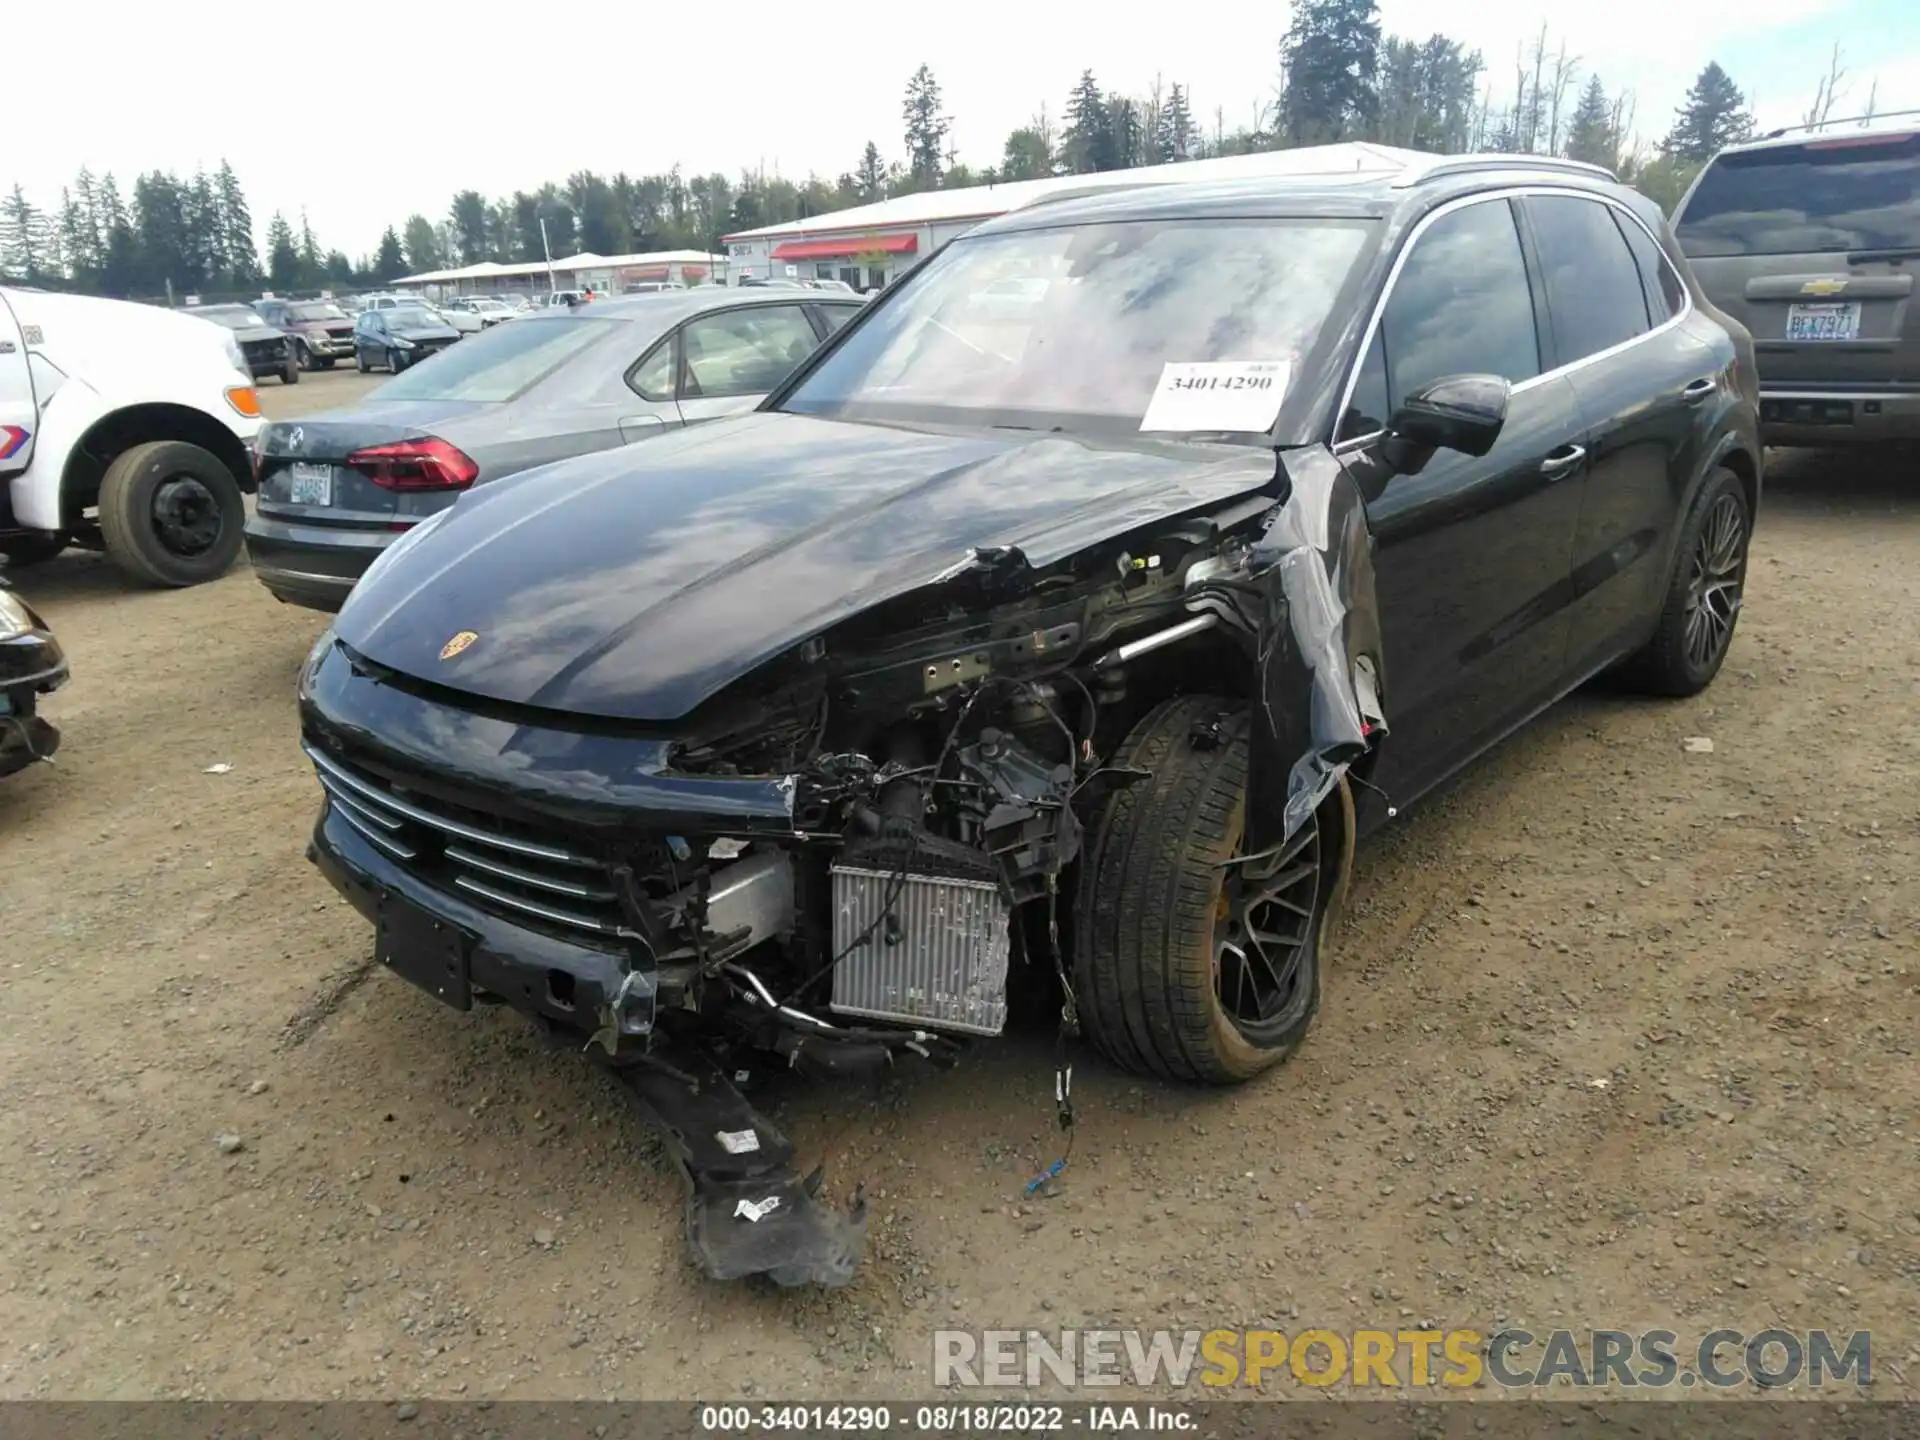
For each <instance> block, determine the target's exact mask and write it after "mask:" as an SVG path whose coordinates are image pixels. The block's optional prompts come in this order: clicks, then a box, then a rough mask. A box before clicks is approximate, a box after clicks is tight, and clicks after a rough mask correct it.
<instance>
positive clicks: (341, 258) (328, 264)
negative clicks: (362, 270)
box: [321, 250, 353, 285]
mask: <svg viewBox="0 0 1920 1440" xmlns="http://www.w3.org/2000/svg"><path fill="white" fill-rule="evenodd" d="M321 268H322V269H323V271H324V272H325V275H324V278H325V280H326V282H327V283H328V284H329V285H351V284H353V262H352V261H351V260H349V259H347V256H346V252H345V251H344V250H329V251H327V258H326V260H325V261H324V262H323V263H322V267H321Z"/></svg>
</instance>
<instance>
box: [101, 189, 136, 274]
mask: <svg viewBox="0 0 1920 1440" xmlns="http://www.w3.org/2000/svg"><path fill="white" fill-rule="evenodd" d="M100 236H101V241H100V287H101V289H103V290H105V291H106V293H107V294H109V295H123V296H124V295H131V294H132V293H133V291H134V287H135V286H136V285H137V284H138V283H139V281H140V273H141V264H140V241H139V239H138V237H137V236H135V234H134V231H133V221H132V220H131V218H129V216H128V215H127V208H126V206H125V205H123V204H122V203H121V201H120V186H119V184H118V183H117V182H116V181H115V180H114V178H113V175H112V174H111V173H108V174H106V175H103V176H101V177H100Z"/></svg>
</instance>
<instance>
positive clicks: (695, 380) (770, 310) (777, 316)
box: [678, 301, 820, 425]
mask: <svg viewBox="0 0 1920 1440" xmlns="http://www.w3.org/2000/svg"><path fill="white" fill-rule="evenodd" d="M819 343H820V337H819V336H818V335H817V334H815V333H814V328H813V324H812V322H811V321H809V320H808V319H807V312H806V307H805V306H804V305H803V304H802V303H800V302H797V301H796V302H795V303H793V304H791V305H747V306H742V307H741V308H740V309H738V310H718V311H714V312H713V313H711V314H707V315H701V316H697V317H696V318H694V319H692V320H689V321H687V323H686V324H685V325H683V326H681V327H680V385H679V396H678V404H679V409H680V418H681V419H682V420H683V421H684V422H685V423H687V424H689V425H691V424H694V423H696V422H697V421H701V420H713V419H717V418H718V417H720V416H722V415H739V414H742V413H744V412H745V411H748V410H751V409H753V407H754V406H756V405H758V404H759V403H760V401H761V400H762V399H764V398H765V397H766V394H767V392H768V391H769V390H771V389H773V387H774V386H775V385H777V384H779V383H780V382H781V381H782V380H784V379H785V378H786V377H787V373H788V372H789V371H790V370H792V369H793V367H794V366H796V365H798V364H799V363H800V362H801V361H802V360H804V359H806V358H807V356H809V355H811V354H812V353H813V349H814V346H816V345H818V344H819Z"/></svg>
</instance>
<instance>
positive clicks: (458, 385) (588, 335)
mask: <svg viewBox="0 0 1920 1440" xmlns="http://www.w3.org/2000/svg"><path fill="white" fill-rule="evenodd" d="M611 323H614V322H609V321H605V320H585V319H581V320H573V319H566V320H559V319H556V320H547V319H533V320H522V321H520V322H519V323H518V324H514V325H494V326H491V327H489V328H488V329H485V330H481V331H479V332H477V333H475V334H473V335H470V336H468V337H467V338H466V339H465V340H462V341H461V342H460V343H459V344H458V345H453V346H449V347H448V348H447V349H445V350H443V351H441V352H440V353H439V354H438V355H436V356H435V357H434V360H433V364H431V365H422V366H421V367H420V368H419V369H417V370H406V371H403V372H401V374H400V375H399V376H398V377H397V378H395V379H393V380H391V381H389V382H388V383H387V384H386V385H384V386H382V387H381V389H380V398H381V399H382V400H477V401H485V402H499V401H505V400H511V399H513V398H514V397H515V396H516V395H519V394H520V393H521V392H522V391H524V390H526V389H527V388H528V387H529V386H531V385H532V384H533V383H534V382H535V381H537V380H540V379H542V378H544V377H545V376H546V375H547V374H548V373H549V372H550V371H552V370H553V369H554V368H555V367H556V366H558V365H559V364H560V363H561V362H562V361H564V360H566V359H567V358H568V357H569V356H572V355H577V354H578V353H579V352H580V351H582V350H584V349H586V348H587V346H589V345H591V344H593V343H594V341H596V340H598V339H600V338H601V337H602V336H604V335H606V334H607V333H608V331H607V327H608V325H609V324H611Z"/></svg>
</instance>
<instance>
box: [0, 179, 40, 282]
mask: <svg viewBox="0 0 1920 1440" xmlns="http://www.w3.org/2000/svg"><path fill="white" fill-rule="evenodd" d="M47 261H48V255H47V217H46V216H44V215H42V214H41V213H40V211H39V210H38V208H36V207H35V206H34V204H33V203H32V202H31V201H30V200H28V199H27V195H26V192H25V191H24V190H22V189H21V188H20V186H19V185H18V184H17V183H16V184H15V185H14V187H13V193H12V194H11V195H9V196H7V197H6V199H5V200H3V201H0V270H4V271H5V272H7V273H8V274H10V275H18V276H20V277H21V278H23V279H26V280H38V279H41V278H43V277H44V276H46V275H47V274H48V273H49V266H48V263H47Z"/></svg>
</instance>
